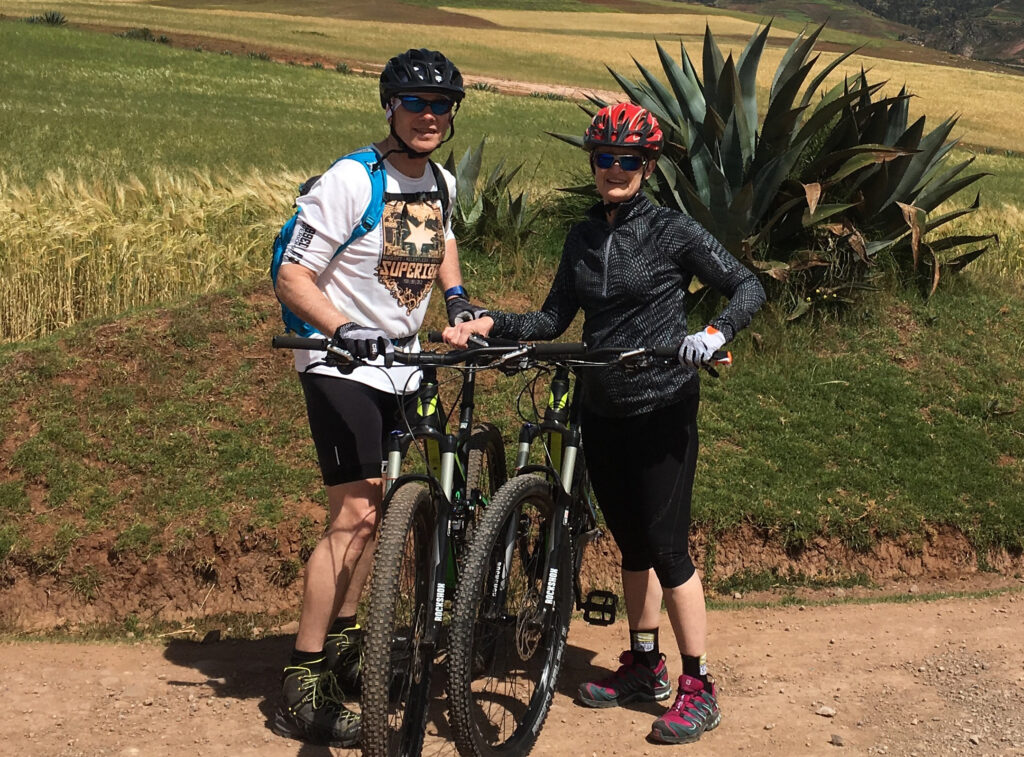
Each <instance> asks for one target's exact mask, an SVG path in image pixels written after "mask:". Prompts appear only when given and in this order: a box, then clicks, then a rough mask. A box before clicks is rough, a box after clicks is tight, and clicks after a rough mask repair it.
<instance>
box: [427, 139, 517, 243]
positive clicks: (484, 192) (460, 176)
mask: <svg viewBox="0 0 1024 757" xmlns="http://www.w3.org/2000/svg"><path fill="white" fill-rule="evenodd" d="M485 141H486V140H481V141H480V144H479V145H478V146H477V147H475V148H473V147H470V148H467V150H466V152H465V153H463V155H462V158H461V159H460V160H459V162H458V163H457V164H456V163H455V156H454V154H453V153H449V154H448V158H447V159H446V160H445V163H444V167H445V169H447V170H448V171H450V172H451V173H452V174H453V175H454V176H455V186H456V202H455V207H454V208H453V215H452V224H453V225H454V228H455V232H456V235H458V236H459V238H460V240H464V241H467V242H469V243H474V242H475V243H477V244H479V245H480V246H481V247H482V248H483V249H484V251H485V252H487V253H493V252H494V251H495V250H496V249H498V248H499V247H504V248H506V249H507V248H511V249H510V250H509V251H511V252H515V251H517V250H518V249H519V248H520V247H521V246H522V244H523V242H525V241H526V238H527V237H528V236H529V235H530V233H531V230H532V227H533V224H534V222H535V221H536V220H537V211H536V210H533V209H531V207H530V198H529V193H528V192H525V191H524V192H520V193H519V194H517V195H514V196H513V194H512V190H511V189H510V185H511V184H512V180H513V179H514V178H515V177H516V175H517V174H518V173H519V171H520V170H521V169H522V167H523V166H522V164H520V165H518V166H516V167H515V168H512V169H508V170H506V169H505V161H504V159H502V160H499V161H498V163H497V165H495V167H494V168H493V169H492V170H491V172H490V174H488V175H487V176H486V177H485V178H484V179H483V181H482V182H481V180H480V177H481V169H482V166H483V154H484V142H485Z"/></svg>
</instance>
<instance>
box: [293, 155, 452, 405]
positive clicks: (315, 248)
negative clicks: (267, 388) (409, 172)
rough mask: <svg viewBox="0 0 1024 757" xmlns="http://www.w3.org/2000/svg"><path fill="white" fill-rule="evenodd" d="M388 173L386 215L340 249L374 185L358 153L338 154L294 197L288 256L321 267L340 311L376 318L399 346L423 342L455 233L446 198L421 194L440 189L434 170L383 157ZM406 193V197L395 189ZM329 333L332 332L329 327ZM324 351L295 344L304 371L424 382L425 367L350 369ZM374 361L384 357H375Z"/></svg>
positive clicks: (367, 321) (395, 384)
mask: <svg viewBox="0 0 1024 757" xmlns="http://www.w3.org/2000/svg"><path fill="white" fill-rule="evenodd" d="M384 167H385V170H386V173H387V181H386V184H385V188H384V191H385V203H384V212H383V215H382V216H381V220H380V223H378V224H377V226H376V227H375V228H374V229H372V230H371V231H369V232H367V233H366V234H364V235H363V236H361V237H360V238H358V239H357V240H355V241H354V242H352V243H351V244H350V245H349V246H348V247H346V248H345V249H344V250H342V251H341V252H340V253H338V254H337V255H335V251H336V250H337V249H338V248H339V247H340V246H341V245H342V244H343V243H344V242H345V240H347V239H349V238H350V237H351V236H352V231H353V229H354V228H355V227H356V225H357V224H358V223H360V222H361V221H362V218H363V212H364V211H365V210H366V207H367V205H369V203H370V197H371V192H372V187H371V185H370V177H369V176H368V175H367V172H366V169H365V168H364V167H363V166H362V165H361V164H360V163H358V162H357V161H354V160H339V161H338V162H337V163H335V164H334V165H333V166H332V167H331V168H330V170H328V171H327V172H326V173H325V174H324V175H323V176H321V177H320V179H319V181H317V182H316V184H315V185H314V186H313V187H312V188H311V189H310V190H309V193H308V194H305V195H303V196H301V197H299V198H298V200H296V205H297V206H298V208H299V211H300V212H299V217H298V220H297V222H296V224H295V232H294V234H293V236H292V240H291V242H290V243H289V245H288V248H287V249H286V250H285V253H284V257H283V262H285V263H298V264H299V265H302V266H305V267H306V268H308V269H310V270H311V271H313V272H314V273H316V274H317V285H318V286H319V287H320V290H321V291H322V292H323V293H324V294H325V295H326V296H327V298H328V299H329V300H330V301H331V302H332V303H333V304H334V306H335V307H336V308H338V310H340V311H341V312H342V314H343V315H344V316H345V317H346V318H348V319H349V320H351V321H354V322H355V323H359V324H362V325H364V326H374V327H376V328H379V329H381V330H382V331H383V332H384V333H385V334H387V335H388V336H389V337H391V338H392V339H395V340H405V339H409V342H408V343H404V342H399V346H398V347H396V349H401V350H403V351H407V352H415V351H418V350H419V342H418V340H417V339H416V333H417V332H418V331H419V329H420V326H421V325H422V324H423V317H424V315H425V314H426V311H427V304H428V303H429V302H430V292H431V289H432V285H433V283H434V280H435V278H436V276H437V269H438V267H439V266H440V265H441V261H442V260H443V259H444V251H445V241H446V240H448V239H453V238H454V235H453V234H452V231H451V226H450V224H449V225H447V226H446V225H445V223H444V218H443V215H442V212H441V202H440V200H436V199H424V198H420V197H416V195H419V194H426V193H431V192H434V193H435V194H436V190H437V186H436V185H435V182H434V173H433V171H431V170H430V167H429V166H428V167H426V168H425V170H424V172H423V176H421V177H419V178H415V179H414V178H411V177H409V176H406V175H405V174H402V173H400V172H399V171H397V170H396V169H395V168H394V166H392V165H391V163H389V162H388V161H384ZM441 173H442V176H443V177H444V179H445V182H446V183H447V184H448V195H449V205H451V204H453V203H454V202H455V178H454V177H453V176H452V175H451V174H450V173H448V172H447V171H444V169H442V171H441ZM399 194H401V195H406V198H405V199H393V198H389V195H399ZM328 336H329V335H328ZM324 357H325V353H323V352H315V351H308V350H295V368H296V369H297V370H298V371H300V372H301V371H308V372H311V373H322V374H326V375H329V376H340V375H344V376H345V377H346V378H349V379H353V380H355V381H359V382H361V383H363V384H367V385H369V386H372V387H374V388H375V389H380V390H381V391H385V392H391V391H393V390H394V389H398V391H401V392H411V391H413V390H415V389H416V388H418V386H419V371H418V370H417V369H416V368H409V367H405V366H399V365H397V364H395V365H394V366H393V367H392V368H391V369H389V370H388V371H386V372H385V371H383V370H381V369H379V368H373V367H369V366H361V367H359V368H356V369H355V370H354V371H352V372H351V373H348V374H341V373H340V372H339V371H338V369H337V368H333V367H331V366H329V365H326V363H325V362H324ZM375 364H376V365H383V361H382V360H377V361H376V363H375Z"/></svg>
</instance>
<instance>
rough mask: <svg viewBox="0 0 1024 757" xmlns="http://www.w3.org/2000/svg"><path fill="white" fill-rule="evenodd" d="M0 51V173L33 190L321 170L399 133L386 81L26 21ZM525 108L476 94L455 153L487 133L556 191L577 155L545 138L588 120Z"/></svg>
mask: <svg viewBox="0 0 1024 757" xmlns="http://www.w3.org/2000/svg"><path fill="white" fill-rule="evenodd" d="M0 47H2V48H3V49H4V50H5V55H4V56H3V58H2V59H0V79H2V80H3V82H4V106H3V108H2V109H0V133H3V134H4V135H5V136H4V144H3V145H2V146H0V154H2V155H3V161H2V163H0V166H2V168H0V170H2V171H3V172H5V173H7V174H8V175H9V176H10V177H13V178H14V180H16V181H21V182H24V183H27V184H29V185H34V184H35V183H36V182H38V181H39V180H40V179H41V178H42V177H43V176H44V174H46V172H48V171H56V170H61V171H63V172H64V173H65V174H67V175H69V176H75V175H82V176H86V177H89V178H90V179H93V178H104V177H109V178H111V179H123V178H125V177H127V176H130V175H136V176H140V177H142V176H146V175H147V174H148V173H150V172H151V171H152V169H154V168H163V169H170V170H174V171H186V170H190V169H193V168H196V169H200V170H204V171H213V172H224V171H227V170H234V171H249V170H251V169H260V170H264V171H271V172H272V171H282V170H290V171H297V172H299V173H307V174H308V173H313V172H317V173H318V172H320V171H322V170H323V168H324V167H325V166H326V165H328V164H329V163H330V162H331V161H332V160H334V159H335V158H336V157H338V155H340V154H342V153H344V152H347V151H348V150H350V149H353V148H355V147H358V146H360V145H363V144H366V143H368V142H370V141H372V140H375V139H381V138H383V137H384V136H385V135H386V133H387V130H386V123H385V121H384V118H383V114H382V111H381V110H380V104H379V102H378V100H377V82H376V79H375V78H364V77H360V76H346V75H342V74H339V73H337V72H336V71H334V70H331V69H324V70H310V69H309V68H306V67H299V66H287V65H281V64H275V63H271V62H268V61H263V60H259V59H255V58H249V57H243V56H229V55H218V54H213V53H199V52H195V51H192V50H180V49H172V48H170V47H168V46H166V45H161V44H156V43H147V42H139V41H134V40H128V39H117V38H115V37H113V36H112V35H109V34H95V33H90V32H83V31H78V30H75V29H67V28H57V29H53V28H48V27H42V26H38V25H29V24H21V23H2V22H0ZM523 103H524V101H523V100H522V98H517V99H513V98H510V97H508V96H504V95H498V94H494V93H490V92H479V91H473V90H471V91H470V94H469V96H468V97H467V100H466V102H465V104H464V107H463V108H462V110H461V111H460V113H459V115H458V118H457V120H456V126H457V131H456V138H455V139H454V140H453V141H452V142H451V143H450V145H449V147H450V148H451V149H454V150H455V152H456V154H457V155H461V154H462V152H463V151H464V150H465V149H466V147H467V146H469V145H470V144H476V143H477V142H479V140H480V139H481V137H483V135H485V134H486V135H489V143H490V145H491V147H490V148H488V156H489V157H492V158H494V159H497V158H498V157H499V156H506V157H508V158H509V159H512V158H517V159H518V160H522V161H525V162H526V169H525V172H524V176H525V177H528V178H530V180H531V181H532V182H534V183H535V184H536V185H537V186H543V187H550V186H552V185H553V184H555V183H557V182H558V181H559V180H560V179H561V178H562V177H563V176H564V175H565V172H566V170H567V169H569V168H570V167H572V166H575V165H576V164H577V163H578V156H577V155H575V154H574V152H575V151H573V150H572V148H570V147H568V146H567V145H564V144H563V143H561V142H558V141H556V140H554V139H552V138H551V137H548V136H546V135H545V134H544V132H545V130H552V131H579V130H581V129H582V128H583V125H584V124H585V116H583V114H582V113H581V112H580V110H579V109H578V108H577V107H576V106H575V105H573V104H571V103H566V102H557V101H551V100H543V99H539V98H535V99H531V100H530V101H529V102H528V106H527V107H522V104H523ZM512 111H515V112H516V118H515V119H514V120H512V121H510V120H509V118H508V114H509V112H512ZM510 127H511V128H510ZM447 149H448V148H444V149H443V150H442V157H443V156H444V155H446V154H447Z"/></svg>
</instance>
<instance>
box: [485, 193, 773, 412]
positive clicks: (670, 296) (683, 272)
mask: <svg viewBox="0 0 1024 757" xmlns="http://www.w3.org/2000/svg"><path fill="white" fill-rule="evenodd" d="M694 276H696V277H697V278H699V279H700V280H701V281H702V282H703V283H704V284H707V285H708V286H711V287H713V288H714V289H716V290H718V291H719V292H721V293H722V294H724V295H725V296H726V297H728V298H729V302H728V304H727V305H726V307H725V309H723V310H722V312H721V313H719V314H718V316H717V317H715V318H714V319H713V320H712V321H711V324H710V325H712V326H714V327H715V328H717V329H719V330H720V331H722V333H723V334H724V335H725V338H726V339H727V340H731V339H732V338H733V337H734V336H735V335H736V333H737V332H738V331H740V330H741V329H743V328H744V327H746V326H747V324H749V323H750V319H751V317H752V316H753V315H754V313H756V312H757V311H758V309H760V307H761V305H763V304H764V300H765V295H764V289H763V288H762V287H761V284H760V282H758V280H757V278H756V277H755V276H754V274H753V273H751V272H750V271H749V270H748V269H747V268H745V267H744V266H743V265H742V264H741V263H740V262H739V261H738V260H736V258H734V257H733V256H732V255H730V254H729V252H727V251H726V249H725V248H724V247H722V245H721V244H719V242H718V241H717V240H716V239H715V238H714V237H712V236H711V234H710V233H708V232H707V231H706V230H705V229H704V227H702V226H701V225H700V224H699V223H697V222H696V221H694V220H693V219H692V218H690V217H689V216H687V215H685V214H683V213H680V212H679V211H677V210H673V209H671V208H664V207H659V206H657V205H654V204H653V203H652V202H651V201H650V199H648V197H647V195H645V194H644V193H643V192H639V193H637V195H636V196H634V197H633V198H632V199H630V200H628V201H626V202H624V203H622V204H621V205H620V206H619V210H618V213H617V214H616V217H615V222H614V224H612V225H609V224H608V222H607V221H606V219H605V213H604V209H603V207H602V205H600V204H598V205H595V206H594V207H593V208H591V209H590V210H589V211H588V212H587V216H586V218H585V219H584V220H583V221H582V222H580V223H578V224H576V225H575V226H573V227H572V229H570V231H569V234H568V236H567V237H566V239H565V246H564V248H563V250H562V259H561V262H560V263H559V266H558V271H557V273H556V274H555V279H554V282H553V283H552V285H551V291H550V292H549V293H548V296H547V299H546V300H545V301H544V305H543V307H542V308H541V309H540V310H539V311H537V312H533V313H521V314H520V313H504V312H499V311H489V312H488V315H490V316H491V317H492V318H493V319H494V328H493V329H492V331H491V334H492V335H494V336H500V337H507V338H515V339H531V340H546V339H554V338H556V337H558V336H559V335H561V334H562V333H563V332H564V331H565V330H566V329H567V328H568V327H569V324H570V323H572V320H573V318H574V317H575V316H576V313H577V311H579V310H580V309H582V310H583V341H584V342H585V343H586V344H587V345H588V346H589V347H637V346H643V347H657V346H662V345H673V346H677V347H678V345H679V344H680V343H681V342H682V341H683V339H684V338H685V337H686V335H687V333H688V331H687V328H688V327H687V323H686V311H685V306H684V305H685V299H684V298H685V295H686V291H687V289H688V287H689V286H690V281H691V279H692V278H693V277H694ZM704 325H705V324H699V325H696V327H695V328H694V329H692V330H693V331H697V330H700V329H701V328H703V327H704ZM582 375H583V381H584V388H585V390H584V402H585V405H586V407H587V408H588V409H589V410H591V411H592V412H594V413H596V414H598V415H603V416H607V417H626V416H631V415H638V414H640V413H644V412H649V411H651V410H655V409H657V408H659V407H664V406H666V405H669V404H672V403H673V402H675V401H677V400H679V399H681V398H682V397H683V396H684V395H686V394H689V393H693V392H696V391H698V389H699V384H698V380H697V377H696V374H695V372H694V371H693V370H691V369H688V368H683V367H682V366H681V365H673V366H672V367H671V368H656V369H651V370H640V371H634V372H626V371H624V370H623V369H622V368H621V367H618V366H612V367H607V368H594V369H588V370H586V371H584V372H583V374H582Z"/></svg>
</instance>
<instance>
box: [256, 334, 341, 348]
mask: <svg viewBox="0 0 1024 757" xmlns="http://www.w3.org/2000/svg"><path fill="white" fill-rule="evenodd" d="M327 341H328V340H327V338H326V337H322V336H321V337H307V336H290V335H289V334H278V335H277V336H275V337H274V338H273V339H271V340H270V346H271V347H274V348H275V349H282V350H321V351H322V350H325V349H327Z"/></svg>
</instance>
